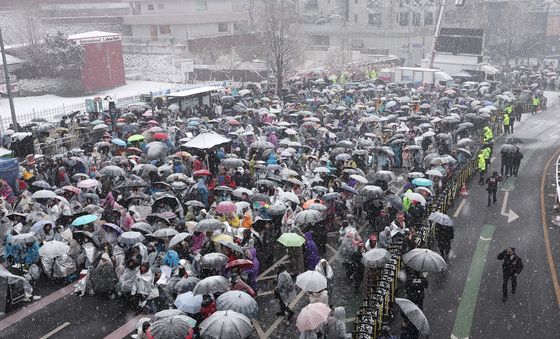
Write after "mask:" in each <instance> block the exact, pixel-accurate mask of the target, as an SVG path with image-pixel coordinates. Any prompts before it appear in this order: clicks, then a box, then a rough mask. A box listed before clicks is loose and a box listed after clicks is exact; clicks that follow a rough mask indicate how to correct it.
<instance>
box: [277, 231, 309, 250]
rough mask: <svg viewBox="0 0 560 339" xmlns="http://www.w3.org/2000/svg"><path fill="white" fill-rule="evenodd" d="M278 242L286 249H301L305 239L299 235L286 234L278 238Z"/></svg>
mask: <svg viewBox="0 0 560 339" xmlns="http://www.w3.org/2000/svg"><path fill="white" fill-rule="evenodd" d="M278 242H279V243H281V244H282V245H284V246H286V247H299V246H301V245H303V243H304V242H305V238H304V237H302V236H301V235H299V234H297V233H284V234H282V235H281V236H280V238H278Z"/></svg>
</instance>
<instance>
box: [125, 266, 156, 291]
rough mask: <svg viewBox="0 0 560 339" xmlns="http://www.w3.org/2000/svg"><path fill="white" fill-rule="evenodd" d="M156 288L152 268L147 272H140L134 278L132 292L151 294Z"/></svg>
mask: <svg viewBox="0 0 560 339" xmlns="http://www.w3.org/2000/svg"><path fill="white" fill-rule="evenodd" d="M153 289H154V273H153V272H152V270H148V271H146V273H142V272H140V270H138V272H137V273H136V277H135V279H134V285H132V289H131V291H130V292H131V294H132V295H134V294H140V295H143V296H146V297H148V296H150V294H152V290H153Z"/></svg>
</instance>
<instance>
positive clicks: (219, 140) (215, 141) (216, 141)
mask: <svg viewBox="0 0 560 339" xmlns="http://www.w3.org/2000/svg"><path fill="white" fill-rule="evenodd" d="M230 141H231V140H230V139H228V138H226V137H224V136H221V135H219V134H218V133H215V132H204V133H200V134H199V135H197V136H196V137H194V138H193V139H192V140H190V141H189V142H187V143H184V144H182V145H181V146H182V147H185V148H197V149H204V150H206V149H210V148H212V147H215V146H218V145H222V144H226V143H228V142H230Z"/></svg>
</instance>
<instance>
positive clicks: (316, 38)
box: [311, 35, 331, 46]
mask: <svg viewBox="0 0 560 339" xmlns="http://www.w3.org/2000/svg"><path fill="white" fill-rule="evenodd" d="M311 44H312V45H315V46H330V45H331V39H330V37H329V36H328V35H312V36H311Z"/></svg>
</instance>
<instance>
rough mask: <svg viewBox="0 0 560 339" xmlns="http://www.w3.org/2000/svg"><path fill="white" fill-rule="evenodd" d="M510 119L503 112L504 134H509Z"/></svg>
mask: <svg viewBox="0 0 560 339" xmlns="http://www.w3.org/2000/svg"><path fill="white" fill-rule="evenodd" d="M509 127H510V119H509V114H508V113H507V112H506V111H505V110H504V133H510V130H509Z"/></svg>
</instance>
